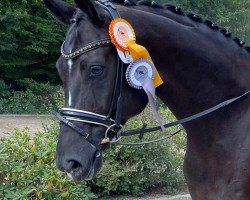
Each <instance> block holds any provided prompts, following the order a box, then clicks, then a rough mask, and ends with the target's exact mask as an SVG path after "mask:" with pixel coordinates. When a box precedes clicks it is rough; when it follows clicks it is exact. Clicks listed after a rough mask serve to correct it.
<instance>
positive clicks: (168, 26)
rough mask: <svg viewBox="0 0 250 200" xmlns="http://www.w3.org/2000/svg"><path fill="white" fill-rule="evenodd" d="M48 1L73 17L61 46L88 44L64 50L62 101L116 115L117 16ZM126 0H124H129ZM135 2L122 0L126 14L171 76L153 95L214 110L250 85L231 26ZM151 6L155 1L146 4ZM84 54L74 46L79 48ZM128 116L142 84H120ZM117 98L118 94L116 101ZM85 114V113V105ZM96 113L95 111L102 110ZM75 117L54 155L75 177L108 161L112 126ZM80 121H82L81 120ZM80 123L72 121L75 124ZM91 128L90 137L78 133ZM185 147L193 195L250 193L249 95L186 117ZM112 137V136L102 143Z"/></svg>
mask: <svg viewBox="0 0 250 200" xmlns="http://www.w3.org/2000/svg"><path fill="white" fill-rule="evenodd" d="M44 2H45V3H46V5H47V6H48V8H49V9H50V10H51V11H52V12H53V13H54V14H55V15H56V16H57V17H58V18H59V19H60V20H61V21H62V22H64V23H66V24H68V25H69V30H68V33H67V36H66V39H65V43H64V47H63V52H64V53H65V52H67V53H68V54H67V55H70V53H71V52H76V50H78V49H80V50H82V51H83V50H84V49H81V48H82V47H83V46H85V45H86V44H89V43H92V42H95V41H99V40H100V41H103V40H102V39H105V40H104V43H105V42H107V44H103V45H97V43H96V44H95V45H97V46H98V47H96V48H92V47H91V46H90V47H88V46H87V49H89V51H85V53H84V54H80V55H79V56H78V55H70V56H69V57H68V58H67V57H65V54H63V55H64V56H61V57H60V58H59V59H58V61H57V69H58V72H59V75H60V77H61V79H62V81H63V84H64V91H65V107H66V108H69V109H71V110H72V109H75V110H84V111H89V112H90V115H91V113H98V114H100V116H99V117H100V118H101V117H102V116H106V115H107V114H108V113H110V116H111V117H113V118H114V117H115V116H114V115H115V114H116V113H117V112H116V108H117V106H116V105H115V106H112V109H111V111H110V105H111V104H112V103H111V101H112V99H113V91H114V83H115V81H116V71H117V66H118V65H119V64H118V61H117V52H116V50H115V48H114V46H112V45H108V40H106V38H109V35H108V25H109V23H110V15H109V14H108V12H107V11H106V10H105V9H103V8H102V7H101V6H100V4H98V3H96V2H92V1H90V0H75V2H76V4H77V6H78V8H76V7H74V6H72V5H69V4H68V3H66V2H64V1H61V0H44ZM119 3H123V2H122V1H121V2H119ZM126 4H128V6H123V5H119V4H115V6H116V7H117V10H118V12H119V13H120V15H121V17H122V18H124V19H127V20H128V21H129V22H130V23H131V24H132V26H133V27H134V29H135V32H136V37H137V41H138V43H139V44H142V45H143V46H145V47H146V48H147V49H148V50H149V52H150V54H151V56H152V58H153V61H154V63H155V65H156V66H157V69H158V71H159V73H160V75H161V77H162V79H163V81H164V84H163V85H162V86H160V87H158V88H157V90H156V94H157V96H158V97H160V98H161V100H162V101H163V102H164V103H165V104H166V105H167V106H168V107H169V108H170V109H171V111H172V112H173V113H174V115H175V116H176V117H177V118H183V117H186V116H189V115H192V114H195V113H197V112H200V111H201V110H204V109H207V108H209V107H211V106H213V105H216V104H217V103H219V102H221V101H224V100H226V99H229V98H232V97H235V96H238V95H240V94H242V93H244V92H246V91H248V90H249V89H250V54H249V51H250V48H249V47H244V46H243V45H244V43H243V42H242V41H240V40H239V39H237V38H234V39H232V38H231V33H229V32H227V31H226V30H225V29H221V28H219V27H218V26H217V25H215V24H213V23H212V22H210V21H208V20H202V19H201V18H200V17H199V16H196V15H194V14H192V13H188V14H185V13H184V12H183V11H182V10H181V9H179V8H176V7H174V6H171V5H165V6H160V5H158V4H156V3H154V2H150V1H143V2H141V3H140V4H139V5H134V4H133V3H130V2H129V1H126ZM149 5H150V6H149ZM76 54H77V53H76ZM122 92H123V97H124V98H123V101H121V102H122V110H123V112H122V115H121V123H122V124H124V123H125V122H126V121H127V120H128V119H129V118H131V117H132V116H134V115H137V114H138V113H140V112H141V111H142V110H143V109H144V108H145V106H146V104H147V102H148V99H147V96H146V94H145V93H144V92H143V90H136V89H133V88H132V87H130V86H129V85H128V84H127V82H126V81H124V82H123V85H122ZM114 104H117V101H115V102H114ZM84 114H86V112H85V113H84ZM94 117H97V115H95V116H94ZM71 122H72V124H73V125H72V126H71V127H70V126H67V125H65V124H64V123H62V124H61V130H60V135H59V139H58V145H57V150H56V163H57V166H58V168H59V169H60V170H62V171H66V172H67V173H68V175H69V176H70V177H72V178H73V179H75V180H82V179H92V178H94V177H95V175H96V173H97V172H98V171H99V169H100V168H101V163H102V158H101V149H104V147H103V146H102V145H101V148H99V144H100V143H101V141H102V140H103V138H104V133H105V131H106V128H105V127H104V126H102V125H97V124H90V123H82V122H79V121H77V122H74V121H71ZM76 126H77V127H76ZM72 127H73V128H72ZM79 127H80V129H81V130H84V132H85V134H86V136H87V133H88V134H89V135H88V137H87V139H84V138H81V136H80V135H79V134H77V133H76V132H77V130H78V129H77V128H79ZM184 127H185V130H186V132H187V152H186V156H185V162H184V172H185V177H186V180H187V184H188V188H189V191H190V193H191V196H192V198H193V199H195V200H204V199H211V200H216V199H218V200H221V199H225V200H229V199H232V200H236V199H239V200H247V199H249V198H250V167H249V166H250V106H249V96H247V97H245V98H243V99H242V100H241V101H238V102H235V103H233V104H232V105H230V106H228V107H225V108H224V109H222V110H220V111H217V112H214V113H212V114H210V115H208V116H206V117H203V118H200V119H198V120H196V121H193V122H190V123H187V124H185V126H184ZM104 146H105V145H104Z"/></svg>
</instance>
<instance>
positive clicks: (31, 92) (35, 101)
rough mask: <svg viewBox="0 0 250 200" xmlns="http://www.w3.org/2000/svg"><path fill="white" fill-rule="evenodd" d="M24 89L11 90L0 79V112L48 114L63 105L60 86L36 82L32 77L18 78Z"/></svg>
mask: <svg viewBox="0 0 250 200" xmlns="http://www.w3.org/2000/svg"><path fill="white" fill-rule="evenodd" d="M19 84H20V85H22V86H23V87H25V88H26V89H25V91H11V90H10V86H8V85H6V84H5V82H4V81H3V80H1V79H0V114H49V113H51V110H52V109H59V108H61V107H62V106H63V99H64V96H63V90H62V87H61V86H54V85H51V84H49V83H38V82H36V81H34V80H32V79H24V80H20V81H19Z"/></svg>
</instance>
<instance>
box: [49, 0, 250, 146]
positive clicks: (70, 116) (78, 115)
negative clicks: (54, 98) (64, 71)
mask: <svg viewBox="0 0 250 200" xmlns="http://www.w3.org/2000/svg"><path fill="white" fill-rule="evenodd" d="M97 3H98V4H99V5H100V6H102V7H103V8H104V9H105V10H106V11H108V13H109V14H110V16H111V19H114V18H117V17H120V15H119V13H118V11H117V10H116V7H115V6H114V5H113V4H112V3H111V2H110V1H109V0H99V1H97ZM73 21H74V20H73ZM75 21H76V20H75ZM110 43H111V42H110V39H102V40H98V41H95V42H92V43H89V44H87V45H85V46H84V47H82V48H81V49H78V50H76V51H75V52H73V53H66V52H65V51H64V43H63V45H62V48H61V54H62V56H63V57H64V58H65V59H72V58H75V57H77V56H79V55H82V54H84V53H87V52H89V51H92V50H95V49H97V48H100V47H103V46H107V45H110ZM123 70H124V64H123V62H122V61H121V60H120V58H119V56H118V55H117V70H116V78H115V83H114V89H113V94H112V99H111V103H110V107H109V111H108V114H107V115H106V116H104V115H100V114H97V113H93V112H88V111H84V110H76V109H71V108H63V109H62V110H61V112H60V113H58V112H55V111H53V114H54V115H55V116H56V117H57V118H58V119H59V120H60V121H61V122H62V123H64V124H66V125H67V126H69V127H70V128H72V129H73V130H74V131H75V132H77V133H78V134H80V135H81V136H82V137H83V138H84V139H86V140H87V141H88V136H89V134H87V133H86V132H85V131H84V130H83V129H81V128H80V127H78V126H76V125H75V124H74V123H73V122H72V121H78V122H83V123H89V124H95V125H100V126H104V127H105V128H106V131H105V136H104V139H103V140H102V142H101V143H100V144H107V143H110V144H120V145H130V146H131V145H132V146H133V145H142V144H149V143H153V142H159V141H162V140H166V139H168V138H171V137H173V136H174V135H176V134H177V133H179V132H180V131H181V130H182V128H181V129H179V130H177V131H175V132H173V133H171V134H169V135H167V136H165V137H163V138H160V139H156V140H152V141H148V142H138V143H122V142H120V140H121V137H122V136H132V135H140V138H142V136H143V134H145V133H149V132H154V131H158V130H160V129H161V127H160V126H157V127H153V128H146V125H143V127H142V128H139V129H134V130H128V131H122V124H121V123H122V122H121V119H122V98H123V96H122V86H123V79H124V71H123ZM249 93H250V91H248V92H245V93H244V94H242V95H240V96H237V97H235V98H232V99H229V100H226V101H223V102H222V103H219V104H217V105H216V106H213V107H211V108H209V109H207V110H204V111H202V112H199V113H197V114H195V115H192V116H189V117H186V118H183V119H180V120H177V121H174V122H171V123H168V124H165V125H164V127H165V128H169V127H173V126H177V125H183V124H185V123H187V122H190V121H193V120H195V119H198V118H201V117H203V116H206V115H208V114H210V113H212V112H215V111H217V110H219V109H221V108H223V107H225V106H228V105H230V104H232V103H233V102H235V101H237V100H239V99H242V98H243V97H245V96H247V95H248V94H249ZM115 106H116V112H115V113H114V112H113V111H114V108H115ZM112 117H113V118H114V119H113V118H112ZM110 133H111V134H112V135H113V136H115V140H114V141H111V140H110V138H109V134H110ZM88 142H89V141H88ZM97 148H99V145H98V147H97Z"/></svg>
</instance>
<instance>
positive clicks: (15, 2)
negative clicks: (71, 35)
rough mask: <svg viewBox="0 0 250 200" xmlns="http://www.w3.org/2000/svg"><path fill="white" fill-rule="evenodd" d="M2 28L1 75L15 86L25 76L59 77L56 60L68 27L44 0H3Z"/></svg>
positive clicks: (0, 12) (46, 78)
mask: <svg viewBox="0 0 250 200" xmlns="http://www.w3.org/2000/svg"><path fill="white" fill-rule="evenodd" d="M0 30H1V31H0V52H1V53H0V79H1V78H2V79H4V80H5V81H7V82H8V83H9V84H10V83H11V84H14V86H16V80H20V79H24V78H33V79H35V80H39V79H40V80H42V81H45V82H47V81H50V82H54V81H55V80H56V77H57V73H56V70H55V60H56V58H57V57H58V56H59V51H58V49H59V48H60V44H61V41H62V39H63V35H64V34H65V27H64V26H63V25H62V24H60V23H58V21H56V20H55V19H54V18H52V16H51V15H50V14H49V12H48V11H47V9H46V8H45V6H44V4H43V2H42V1H38V0H1V1H0ZM14 89H16V88H15V87H14Z"/></svg>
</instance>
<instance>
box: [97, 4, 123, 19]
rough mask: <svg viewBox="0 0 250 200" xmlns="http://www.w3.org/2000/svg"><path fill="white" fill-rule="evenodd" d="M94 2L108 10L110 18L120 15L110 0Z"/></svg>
mask: <svg viewBox="0 0 250 200" xmlns="http://www.w3.org/2000/svg"><path fill="white" fill-rule="evenodd" d="M96 2H97V3H98V4H99V5H100V6H101V7H102V8H104V9H105V10H106V11H108V13H109V14H110V16H111V18H112V19H115V18H120V17H121V16H120V15H119V13H118V11H117V9H116V6H115V5H114V4H113V3H112V2H111V1H110V0H98V1H96Z"/></svg>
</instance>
